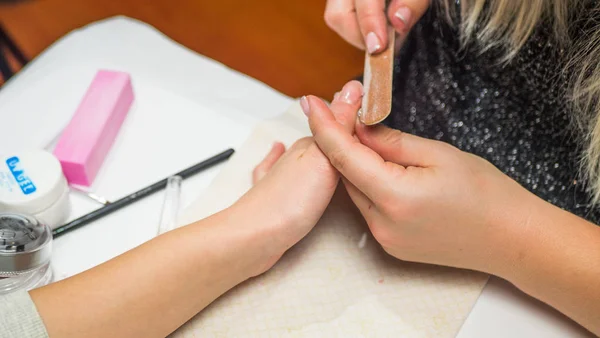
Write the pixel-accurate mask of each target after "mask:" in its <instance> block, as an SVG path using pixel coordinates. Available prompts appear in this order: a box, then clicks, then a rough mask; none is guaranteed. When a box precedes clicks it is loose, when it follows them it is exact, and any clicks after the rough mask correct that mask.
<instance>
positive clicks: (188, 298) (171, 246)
mask: <svg viewBox="0 0 600 338" xmlns="http://www.w3.org/2000/svg"><path fill="white" fill-rule="evenodd" d="M246 221H247V220H246ZM240 224H241V222H237V221H235V219H234V215H232V213H230V212H229V211H227V210H226V211H224V212H221V213H219V214H216V215H214V216H211V217H209V218H207V219H205V220H202V221H200V222H197V223H194V224H191V225H189V226H186V227H183V228H180V229H178V230H175V231H172V232H169V233H167V234H165V235H163V236H160V237H158V238H156V239H154V240H152V241H150V242H148V243H145V244H143V245H141V246H139V247H138V248H135V249H133V250H131V251H129V252H127V253H125V254H123V255H121V256H119V257H117V258H115V259H112V260H110V261H108V262H106V263H104V264H102V265H100V266H98V267H95V268H93V269H91V270H88V271H86V272H84V273H82V274H79V275H76V276H74V277H71V278H68V279H66V280H64V281H61V282H58V283H55V284H51V285H49V286H46V287H43V288H40V289H37V290H34V291H32V292H31V293H30V294H31V297H32V299H33V300H34V302H35V304H36V306H37V308H38V311H39V312H40V315H41V317H42V319H43V321H44V324H45V325H46V327H47V330H48V332H49V334H50V336H51V337H165V336H166V335H167V334H169V333H171V332H172V331H174V330H175V329H176V328H177V327H179V326H180V325H182V324H183V323H184V322H186V321H187V320H189V319H190V318H191V317H193V316H194V315H195V314H197V313H198V312H199V311H200V310H202V309H203V308H204V307H206V306H207V305H208V304H210V303H211V302H212V301H213V300H215V299H216V298H217V297H219V296H220V295H222V294H223V293H224V292H226V291H227V290H229V289H230V288H232V287H234V286H235V285H237V284H239V283H241V282H242V281H244V280H246V279H247V278H249V277H250V276H251V275H252V274H254V273H255V272H256V271H257V268H256V264H257V262H255V260H256V257H253V255H252V254H248V250H250V251H251V252H252V250H251V248H247V247H248V246H251V245H255V244H252V243H253V239H251V238H248V237H249V234H248V233H247V232H246V233H245V232H243V231H242V230H238V229H240ZM242 228H243V227H242ZM257 244H259V243H257ZM247 249H248V250H247ZM74 254H76V253H74Z"/></svg>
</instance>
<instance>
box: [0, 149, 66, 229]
mask: <svg viewBox="0 0 600 338" xmlns="http://www.w3.org/2000/svg"><path fill="white" fill-rule="evenodd" d="M69 210H70V203H69V186H68V184H67V180H66V178H65V176H64V175H63V172H62V168H61V166H60V162H59V161H58V159H56V157H54V156H53V155H52V154H51V153H49V152H47V151H43V150H27V151H20V152H12V153H6V154H0V212H18V213H21V214H25V215H31V216H34V217H35V218H37V219H38V220H40V221H42V222H44V223H45V224H48V225H49V226H50V227H51V228H53V229H54V228H56V227H58V226H60V225H62V223H63V222H64V221H65V219H66V218H67V217H68V215H69Z"/></svg>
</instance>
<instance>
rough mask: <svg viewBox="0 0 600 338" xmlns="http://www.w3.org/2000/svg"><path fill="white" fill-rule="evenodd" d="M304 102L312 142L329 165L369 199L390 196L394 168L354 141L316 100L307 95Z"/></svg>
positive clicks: (320, 102)
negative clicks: (390, 179)
mask: <svg viewBox="0 0 600 338" xmlns="http://www.w3.org/2000/svg"><path fill="white" fill-rule="evenodd" d="M303 102H304V104H303V110H304V111H305V113H306V114H307V115H308V117H309V125H310V129H311V131H312V133H313V135H314V139H315V141H316V143H317V145H318V146H319V149H321V151H322V152H323V153H324V154H325V156H327V157H328V158H329V161H330V162H331V164H332V165H333V166H334V167H335V168H336V169H337V170H338V171H339V172H340V173H341V174H342V175H343V176H345V177H346V178H347V179H348V180H349V181H350V182H352V184H354V185H355V186H356V187H357V188H358V189H360V190H361V191H362V192H363V193H364V194H365V195H367V196H368V197H369V198H370V199H371V200H378V198H386V197H388V196H391V195H392V190H391V187H390V185H389V184H388V182H389V178H390V176H389V175H390V174H393V173H392V172H391V171H392V170H394V168H393V167H390V166H388V165H387V164H386V162H385V161H384V160H383V159H382V158H381V156H379V155H378V154H377V153H375V152H374V151H373V150H371V149H369V148H367V147H366V146H364V145H362V144H361V143H360V142H359V141H358V140H357V139H355V138H354V136H353V135H352V134H351V133H350V132H349V131H348V130H346V129H345V128H344V126H342V125H341V124H340V123H338V122H337V121H336V120H335V117H334V115H333V113H332V112H331V110H330V109H329V107H327V105H326V104H325V103H323V101H321V100H320V99H319V98H317V97H314V96H308V97H306V98H305V100H303ZM394 166H397V165H395V164H394Z"/></svg>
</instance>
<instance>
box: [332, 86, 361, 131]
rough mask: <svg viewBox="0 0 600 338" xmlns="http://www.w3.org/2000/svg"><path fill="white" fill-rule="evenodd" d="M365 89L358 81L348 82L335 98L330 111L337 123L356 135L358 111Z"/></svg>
mask: <svg viewBox="0 0 600 338" xmlns="http://www.w3.org/2000/svg"><path fill="white" fill-rule="evenodd" d="M362 97H363V87H362V84H361V83H360V82H358V81H350V82H348V83H347V84H346V85H345V86H344V88H342V91H341V92H340V93H339V94H338V95H337V96H335V97H334V99H333V102H331V105H330V106H329V109H331V111H332V112H333V115H334V117H335V119H336V121H337V122H338V123H339V124H341V125H342V126H344V129H345V130H347V131H348V132H349V133H351V134H354V126H355V124H356V119H357V113H358V109H359V108H360V104H361V102H362Z"/></svg>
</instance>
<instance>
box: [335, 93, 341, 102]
mask: <svg viewBox="0 0 600 338" xmlns="http://www.w3.org/2000/svg"><path fill="white" fill-rule="evenodd" d="M339 97H340V92H336V93H335V94H333V101H337V99H338V98H339Z"/></svg>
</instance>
